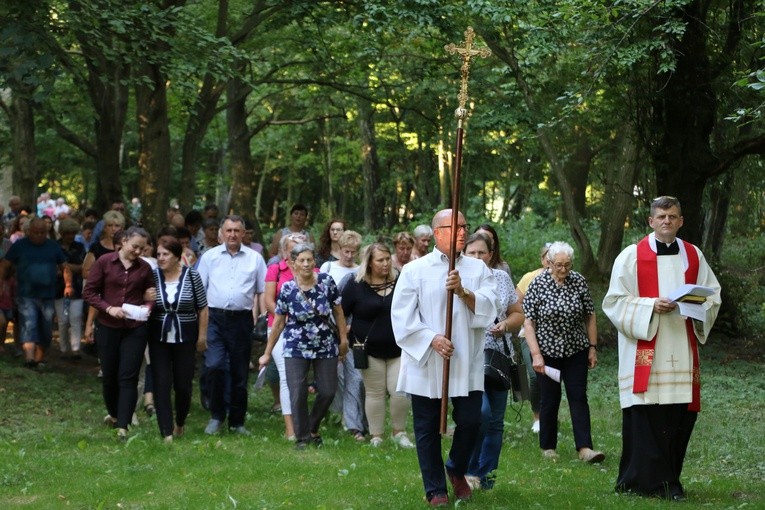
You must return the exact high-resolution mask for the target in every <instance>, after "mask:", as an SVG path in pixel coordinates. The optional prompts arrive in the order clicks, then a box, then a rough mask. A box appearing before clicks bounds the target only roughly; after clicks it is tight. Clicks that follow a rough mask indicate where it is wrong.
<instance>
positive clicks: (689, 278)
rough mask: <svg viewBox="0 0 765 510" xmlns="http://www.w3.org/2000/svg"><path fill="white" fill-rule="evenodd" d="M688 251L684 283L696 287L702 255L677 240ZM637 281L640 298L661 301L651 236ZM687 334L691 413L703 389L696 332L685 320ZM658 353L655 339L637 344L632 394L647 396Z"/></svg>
mask: <svg viewBox="0 0 765 510" xmlns="http://www.w3.org/2000/svg"><path fill="white" fill-rule="evenodd" d="M678 241H680V242H682V243H683V246H684V247H685V253H686V254H687V256H688V269H686V271H685V283H691V284H695V283H696V282H697V280H698V276H699V255H698V253H696V248H695V247H694V246H693V245H692V244H691V243H686V242H685V241H683V240H681V239H678ZM637 281H638V292H639V293H640V297H659V272H658V268H657V266H656V252H654V251H653V250H652V249H651V245H650V243H649V242H648V236H646V237H644V238H643V239H641V240H640V242H639V243H638V244H637ZM685 331H686V335H687V337H688V343H689V344H690V347H691V352H692V353H693V374H692V377H693V381H692V390H693V400H692V401H691V403H690V404H688V410H689V411H695V412H699V411H700V410H701V385H700V382H701V381H700V376H699V351H698V345H697V344H696V335H695V334H694V332H693V322H692V319H685ZM655 349H656V336H654V337H653V338H652V339H651V340H638V344H637V353H636V354H635V378H634V383H633V386H632V392H633V393H645V392H646V391H647V390H648V378H649V376H650V375H651V366H652V365H653V356H654V352H655Z"/></svg>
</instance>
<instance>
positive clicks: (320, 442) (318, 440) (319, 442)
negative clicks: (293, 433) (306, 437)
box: [311, 436, 324, 448]
mask: <svg viewBox="0 0 765 510" xmlns="http://www.w3.org/2000/svg"><path fill="white" fill-rule="evenodd" d="M311 443H313V445H314V446H315V447H316V448H321V447H322V446H324V440H322V438H321V436H311Z"/></svg>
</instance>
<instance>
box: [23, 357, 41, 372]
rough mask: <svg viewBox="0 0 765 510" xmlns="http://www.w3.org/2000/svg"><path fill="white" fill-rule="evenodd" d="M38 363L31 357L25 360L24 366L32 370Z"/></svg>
mask: <svg viewBox="0 0 765 510" xmlns="http://www.w3.org/2000/svg"><path fill="white" fill-rule="evenodd" d="M37 365H38V363H37V362H36V361H35V360H33V359H29V360H27V361H25V362H24V366H25V367H26V368H28V369H30V370H34V369H35V368H37Z"/></svg>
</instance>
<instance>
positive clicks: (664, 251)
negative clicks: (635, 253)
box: [656, 239, 680, 256]
mask: <svg viewBox="0 0 765 510" xmlns="http://www.w3.org/2000/svg"><path fill="white" fill-rule="evenodd" d="M678 253H680V246H679V245H678V244H677V239H675V240H674V241H672V242H671V243H669V244H666V243H663V242H661V241H659V240H658V239H657V240H656V255H657V256H661V255H677V254H678Z"/></svg>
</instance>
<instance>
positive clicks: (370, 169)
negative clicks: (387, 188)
mask: <svg viewBox="0 0 765 510" xmlns="http://www.w3.org/2000/svg"><path fill="white" fill-rule="evenodd" d="M358 106H359V134H360V138H361V172H362V174H363V176H364V229H365V230H366V231H367V232H374V231H376V230H377V229H378V228H379V227H380V225H382V223H383V222H382V210H381V208H380V205H379V203H380V200H379V197H378V195H377V193H378V191H379V190H380V162H379V160H378V159H377V141H376V139H375V123H374V109H373V108H372V105H371V104H370V103H369V101H367V100H364V99H359V101H358Z"/></svg>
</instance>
